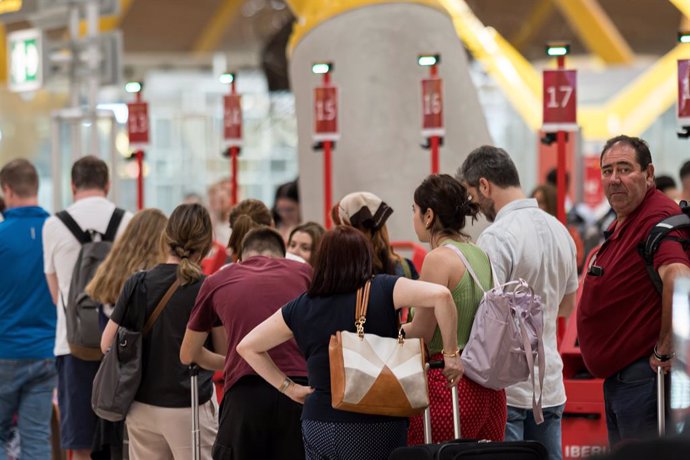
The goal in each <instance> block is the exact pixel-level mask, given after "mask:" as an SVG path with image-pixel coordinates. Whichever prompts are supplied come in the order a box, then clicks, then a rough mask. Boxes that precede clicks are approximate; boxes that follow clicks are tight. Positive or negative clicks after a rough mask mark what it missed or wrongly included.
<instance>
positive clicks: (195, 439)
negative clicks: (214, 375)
mask: <svg viewBox="0 0 690 460" xmlns="http://www.w3.org/2000/svg"><path fill="white" fill-rule="evenodd" d="M189 376H190V383H191V385H190V387H191V389H192V390H191V391H192V395H191V396H192V460H199V459H200V458H201V434H200V431H199V386H198V385H199V383H198V380H199V366H197V365H196V364H193V363H192V364H190V366H189Z"/></svg>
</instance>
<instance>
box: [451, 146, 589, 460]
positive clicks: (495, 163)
mask: <svg viewBox="0 0 690 460" xmlns="http://www.w3.org/2000/svg"><path fill="white" fill-rule="evenodd" d="M458 175H459V176H460V177H459V178H460V180H461V181H462V182H463V183H464V184H465V186H466V187H467V189H468V191H469V193H470V195H471V196H472V200H474V201H476V202H477V203H478V204H479V207H480V209H481V211H482V213H483V214H484V215H485V216H486V218H487V219H488V220H489V221H490V222H492V224H491V225H490V226H489V227H487V228H486V229H485V230H484V231H483V232H482V234H481V235H480V236H479V239H478V240H477V244H478V245H479V246H480V247H481V248H482V249H483V250H484V251H486V253H487V254H488V255H489V259H490V260H491V263H492V265H493V268H494V277H495V279H496V281H497V282H498V283H500V284H503V283H506V282H508V281H512V280H516V279H518V278H522V279H524V280H526V281H527V282H528V283H529V285H530V286H531V287H532V288H533V289H534V291H535V293H537V294H539V295H540V296H541V298H542V301H543V304H544V336H543V340H544V351H545V354H546V369H545V370H544V388H543V407H544V423H542V424H540V425H537V424H536V423H535V420H534V414H533V412H532V391H533V387H532V382H531V380H528V381H526V382H522V383H519V384H517V385H513V386H511V387H508V388H506V397H507V401H508V424H507V426H506V438H505V439H506V441H521V440H527V439H530V440H536V441H540V442H541V443H543V444H544V445H545V446H546V448H547V450H548V451H549V458H550V459H551V460H560V459H561V458H562V451H561V449H562V448H561V418H562V415H563V409H564V407H565V401H566V397H565V388H564V386H563V372H562V371H563V362H562V361H561V357H560V355H559V353H558V350H557V343H556V342H557V340H556V323H557V320H558V316H565V317H567V316H568V315H570V313H571V312H572V310H573V308H574V307H575V297H576V293H577V287H578V280H577V266H576V263H577V262H576V255H575V243H574V242H573V239H572V238H571V236H570V234H569V233H568V230H567V229H566V227H565V226H564V225H563V224H561V223H560V222H559V221H558V220H556V219H555V218H554V217H553V216H551V215H550V214H548V213H546V212H544V211H542V210H541V209H539V206H538V205H537V201H536V200H535V199H531V198H530V199H528V198H526V197H525V194H524V193H523V191H522V189H521V188H520V178H519V176H518V172H517V169H516V168H515V164H514V163H513V161H512V160H511V158H510V156H509V155H508V153H506V151H505V150H503V149H500V148H497V147H492V146H482V147H479V148H477V149H475V150H474V151H472V152H471V153H470V154H469V156H468V157H467V158H466V159H465V162H464V163H463V164H462V166H461V167H460V169H459V171H458ZM535 367H536V366H535ZM541 371H542V370H541V369H539V372H541Z"/></svg>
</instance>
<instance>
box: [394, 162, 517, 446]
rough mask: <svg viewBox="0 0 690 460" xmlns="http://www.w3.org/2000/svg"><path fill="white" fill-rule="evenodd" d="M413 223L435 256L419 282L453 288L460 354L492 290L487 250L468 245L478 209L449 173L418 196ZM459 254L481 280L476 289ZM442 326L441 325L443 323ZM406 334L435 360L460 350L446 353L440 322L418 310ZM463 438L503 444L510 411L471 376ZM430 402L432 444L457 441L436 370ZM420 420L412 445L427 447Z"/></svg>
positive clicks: (499, 394) (463, 388)
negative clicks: (425, 345) (467, 226)
mask: <svg viewBox="0 0 690 460" xmlns="http://www.w3.org/2000/svg"><path fill="white" fill-rule="evenodd" d="M412 207H413V210H414V217H413V224H414V230H415V233H416V234H417V237H418V238H419V240H420V241H421V242H424V243H429V244H430V245H431V251H430V252H429V253H428V254H427V255H426V257H425V258H424V265H422V273H421V278H420V279H422V280H424V281H428V282H431V283H436V284H440V285H442V286H445V287H447V288H448V289H450V291H451V293H452V295H453V300H454V303H455V308H456V309H457V319H458V320H457V323H456V324H455V325H454V329H455V332H456V334H457V340H458V346H459V348H460V350H462V348H463V347H464V346H465V344H466V343H467V340H468V338H469V335H470V331H471V330H472V323H473V322H474V315H475V313H476V312H477V308H478V307H479V302H480V301H481V299H482V297H483V294H484V293H483V291H482V289H483V290H489V289H491V288H492V287H493V281H492V274H491V264H490V263H489V258H488V256H487V255H486V253H485V252H484V251H482V250H481V249H480V248H479V247H478V246H475V245H474V244H472V243H471V242H470V238H469V236H468V235H467V234H465V233H464V232H463V230H464V229H465V224H466V223H467V218H472V219H474V218H476V216H477V213H478V212H479V209H478V206H477V204H475V203H473V202H472V201H470V197H469V194H468V192H467V189H465V187H463V185H462V184H461V183H460V182H458V181H457V180H455V179H454V178H452V177H451V176H449V175H448V174H441V175H431V176H428V177H427V178H426V179H424V181H423V182H422V183H421V185H420V186H419V187H417V189H416V190H415V192H414V204H413V205H412ZM460 253H461V254H462V255H463V256H464V258H465V259H466V260H467V262H468V263H469V265H470V267H471V269H472V270H473V271H474V273H475V274H476V276H477V277H478V278H479V280H480V282H481V284H482V286H481V287H480V286H477V283H476V282H475V281H474V279H473V277H472V276H471V274H470V273H469V270H468V267H466V266H465V263H464V262H463V260H462V257H460ZM439 324H440V323H439ZM404 328H405V330H406V332H407V333H411V334H413V335H418V336H421V337H424V338H425V340H426V342H427V343H428V345H429V351H430V353H431V354H432V356H431V359H432V360H433V359H439V358H441V357H443V358H448V357H449V356H456V355H458V354H459V353H460V351H458V352H457V353H456V352H451V353H450V354H449V353H448V352H447V351H445V350H448V348H445V347H444V345H445V344H443V343H442V342H441V336H440V335H439V328H438V327H437V325H436V321H435V319H434V318H433V316H432V315H430V314H429V311H427V310H417V311H416V312H415V316H414V319H413V320H412V323H408V324H406V325H405V326H404ZM458 392H459V399H460V420H461V425H462V436H463V437H465V438H472V439H490V440H492V441H501V440H503V436H504V431H505V425H506V417H507V409H506V395H505V391H503V390H500V391H495V390H491V389H488V388H485V387H482V386H481V385H479V384H477V383H475V382H473V381H472V380H470V379H468V378H467V377H465V378H462V379H460V382H459V383H458ZM429 401H430V406H431V423H432V430H431V431H432V433H433V440H434V442H443V441H447V440H449V439H453V425H452V420H453V418H452V406H451V396H450V392H449V391H448V388H446V382H445V379H443V377H442V376H441V375H440V373H439V372H438V371H437V370H431V371H429ZM422 431H423V430H422V420H421V417H414V418H412V419H411V423H410V434H409V438H408V440H409V442H410V444H421V443H422V442H423V439H424V438H423V433H422Z"/></svg>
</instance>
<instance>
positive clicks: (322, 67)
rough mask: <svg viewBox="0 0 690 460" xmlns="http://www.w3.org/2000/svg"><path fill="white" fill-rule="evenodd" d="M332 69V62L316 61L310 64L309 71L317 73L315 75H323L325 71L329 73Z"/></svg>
mask: <svg viewBox="0 0 690 460" xmlns="http://www.w3.org/2000/svg"><path fill="white" fill-rule="evenodd" d="M332 71H333V64H332V63H330V62H317V63H316V64H312V66H311V73H314V74H317V75H323V74H325V73H329V72H332Z"/></svg>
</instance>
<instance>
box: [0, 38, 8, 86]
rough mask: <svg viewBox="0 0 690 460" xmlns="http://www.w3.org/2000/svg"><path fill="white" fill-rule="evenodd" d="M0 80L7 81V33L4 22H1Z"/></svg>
mask: <svg viewBox="0 0 690 460" xmlns="http://www.w3.org/2000/svg"><path fill="white" fill-rule="evenodd" d="M0 81H2V82H4V81H7V33H6V32H5V25H4V24H0Z"/></svg>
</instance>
